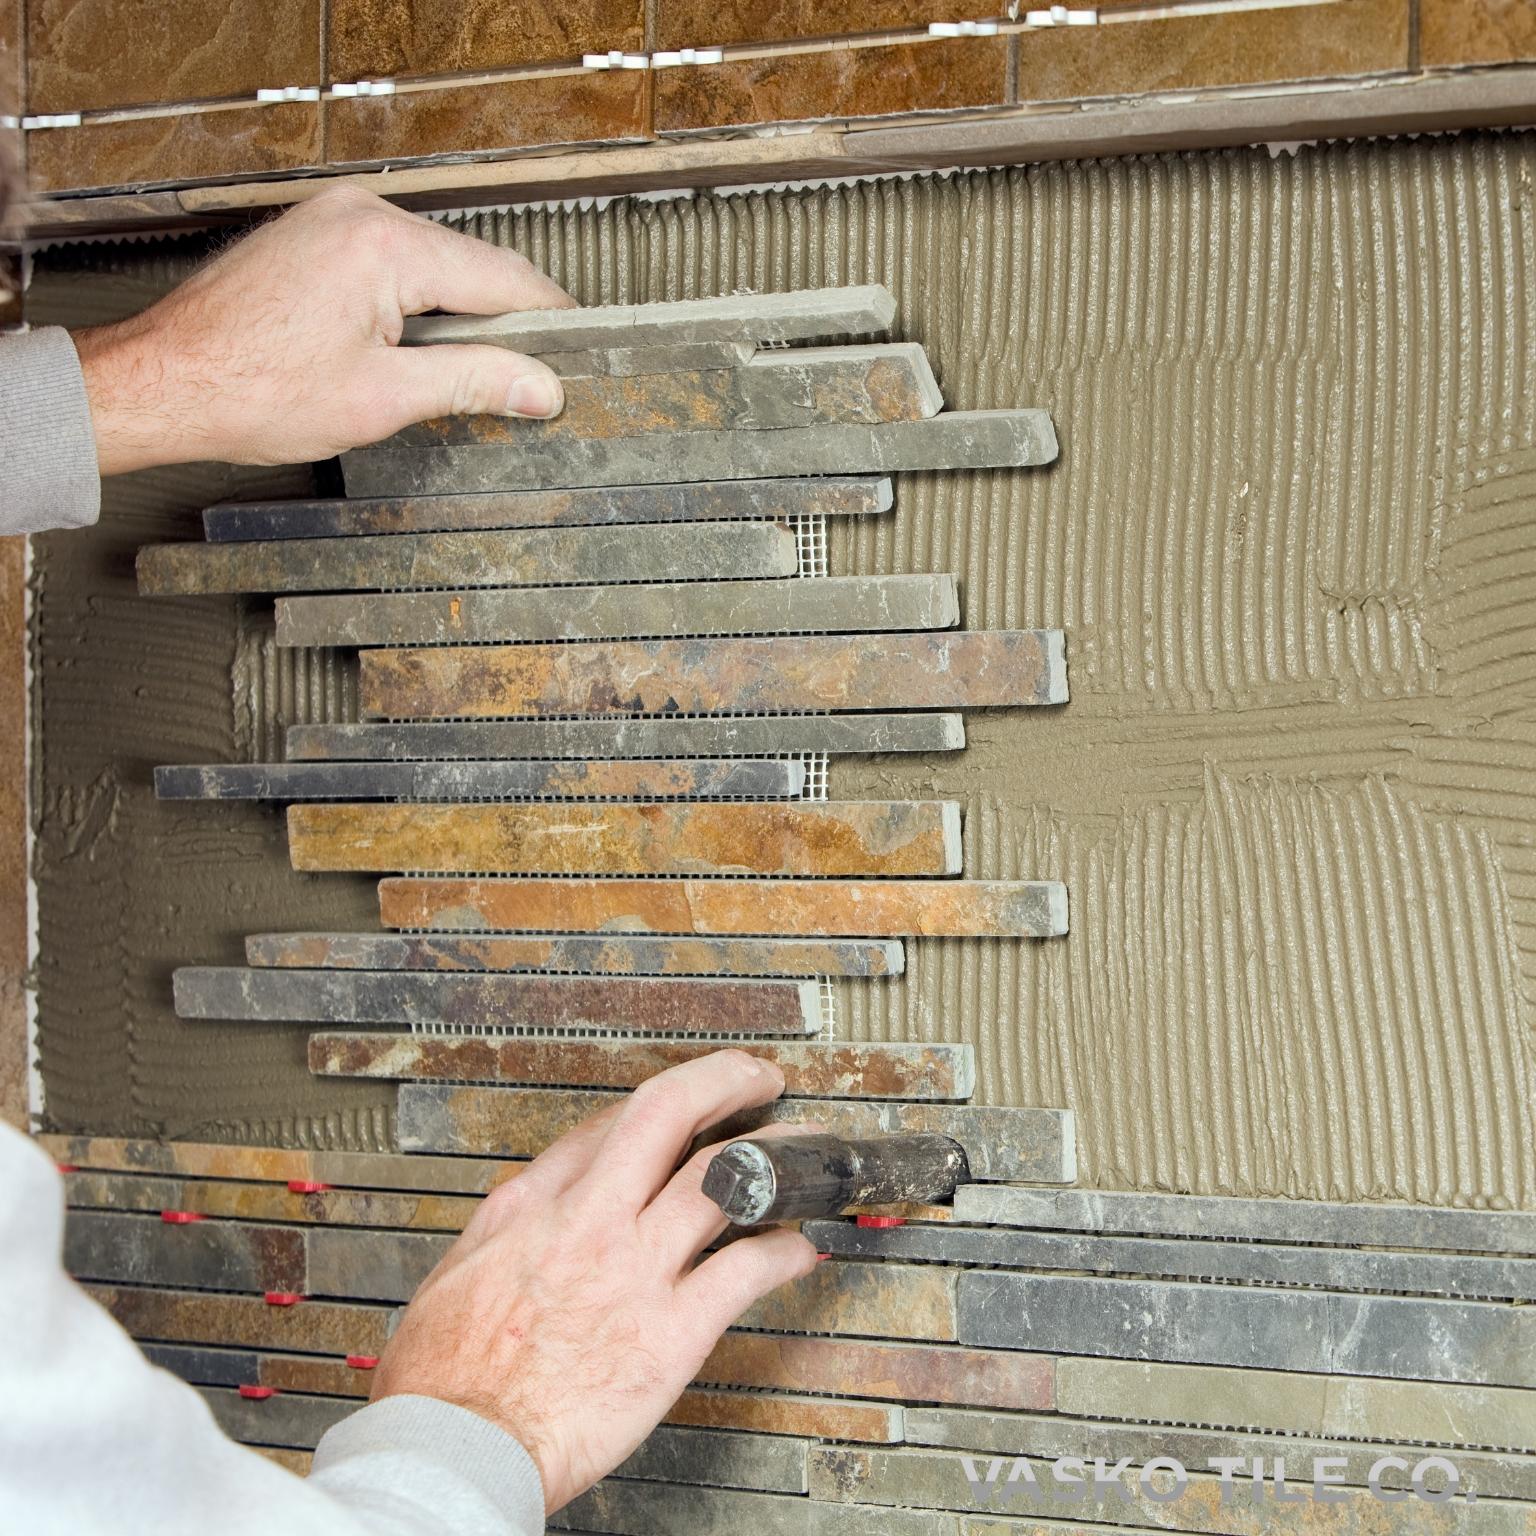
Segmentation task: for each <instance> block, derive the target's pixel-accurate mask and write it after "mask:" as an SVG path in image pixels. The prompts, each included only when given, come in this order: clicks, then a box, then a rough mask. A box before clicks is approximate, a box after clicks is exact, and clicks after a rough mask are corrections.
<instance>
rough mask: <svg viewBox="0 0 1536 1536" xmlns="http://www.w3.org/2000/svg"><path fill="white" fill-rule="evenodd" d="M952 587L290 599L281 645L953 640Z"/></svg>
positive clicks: (931, 579)
mask: <svg viewBox="0 0 1536 1536" xmlns="http://www.w3.org/2000/svg"><path fill="white" fill-rule="evenodd" d="M959 622H960V595H959V588H958V585H957V583H956V581H955V578H954V577H953V576H824V577H820V578H818V579H817V580H815V581H802V580H799V579H797V578H791V577H781V578H778V579H776V580H773V581H680V582H662V583H653V584H647V583H644V582H635V583H632V584H630V585H628V586H604V587H519V588H517V589H516V590H515V591H511V592H504V591H501V590H491V591H476V590H470V591H465V592H401V593H392V592H385V593H374V594H372V595H371V596H358V597H351V596H342V597H282V598H279V599H278V600H277V643H278V644H279V645H286V646H295V645H320V646H340V645H466V644H468V645H479V644H484V643H489V642H496V643H500V642H510V641H530V640H537V641H551V640H607V639H642V638H645V637H648V636H655V637H658V638H660V637H667V636H676V635H740V634H754V633H756V634H794V633H796V632H797V631H805V632H812V633H813V632H816V631H825V632H827V633H832V634H839V633H841V634H848V633H855V632H864V631H880V630H923V629H949V628H951V627H952V626H954V625H956V624H958V623H959Z"/></svg>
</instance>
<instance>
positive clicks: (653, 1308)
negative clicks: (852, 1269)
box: [373, 1051, 816, 1514]
mask: <svg viewBox="0 0 1536 1536" xmlns="http://www.w3.org/2000/svg"><path fill="white" fill-rule="evenodd" d="M783 1089H784V1075H783V1073H782V1072H780V1071H779V1069H778V1068H777V1067H776V1066H774V1065H772V1064H771V1063H769V1062H764V1061H759V1060H757V1059H756V1058H754V1057H751V1056H748V1055H747V1054H746V1053H745V1052H743V1051H719V1052H717V1053H716V1054H715V1055H713V1056H706V1057H704V1058H702V1059H701V1060H698V1061H692V1062H688V1063H686V1064H685V1065H683V1066H680V1067H673V1068H672V1069H671V1070H669V1071H666V1072H662V1073H660V1074H659V1075H658V1076H656V1077H653V1078H651V1079H650V1080H649V1081H648V1082H646V1083H644V1084H643V1085H642V1086H641V1087H639V1088H637V1089H636V1090H635V1092H634V1093H633V1094H631V1095H630V1096H629V1097H628V1098H626V1099H624V1100H622V1101H621V1102H620V1103H619V1104H616V1105H615V1106H614V1107H612V1108H611V1109H606V1110H604V1111H603V1112H602V1113H601V1114H599V1115H595V1116H593V1118H592V1119H590V1120H588V1121H586V1122H585V1123H584V1124H582V1125H580V1126H578V1127H577V1128H576V1129H575V1130H574V1131H572V1132H571V1133H570V1134H569V1135H567V1136H565V1137H562V1138H561V1140H559V1141H557V1142H556V1143H555V1144H554V1145H553V1146H551V1147H550V1148H548V1149H547V1150H546V1151H545V1152H544V1153H542V1154H541V1155H540V1156H539V1157H537V1158H535V1159H534V1161H533V1162H532V1163H531V1164H530V1165H529V1166H528V1169H527V1171H526V1172H525V1173H523V1174H521V1175H520V1176H519V1177H517V1178H515V1179H513V1180H512V1181H511V1182H510V1183H507V1184H504V1185H502V1186H501V1187H500V1188H498V1189H496V1190H495V1191H493V1192H492V1193H491V1194H490V1195H488V1196H487V1197H486V1200H485V1202H484V1204H483V1205H482V1206H481V1208H480V1209H479V1210H478V1211H477V1212H476V1213H475V1216H474V1218H473V1219H472V1220H471V1221H470V1223H469V1225H468V1226H467V1227H466V1228H465V1229H464V1233H463V1235H462V1236H461V1237H460V1238H459V1240H458V1241H457V1242H456V1243H455V1244H454V1245H453V1247H452V1248H451V1249H450V1250H449V1252H448V1254H447V1256H446V1257H445V1258H444V1259H443V1261H442V1263H441V1264H439V1265H438V1266H437V1268H436V1269H435V1270H433V1272H432V1273H431V1274H430V1275H429V1276H428V1277H427V1279H426V1281H425V1282H424V1283H423V1284H422V1286H421V1289H420V1290H419V1291H417V1293H416V1297H415V1299H414V1300H413V1301H412V1302H411V1304H410V1306H409V1307H408V1308H407V1309H406V1312H405V1316H404V1317H403V1319H402V1320H401V1323H400V1327H399V1330H398V1331H397V1332H396V1334H395V1336H394V1338H393V1339H392V1340H391V1341H390V1343H389V1347H388V1349H387V1350H386V1351H385V1354H384V1357H383V1360H382V1361H381V1362H380V1364H379V1367H378V1370H377V1371H376V1373H375V1376H374V1387H373V1398H374V1401H378V1400H379V1399H380V1398H382V1397H388V1396H390V1395H391V1394H393V1393H400V1392H413V1393H419V1394H420V1395H422V1396H424V1397H437V1398H443V1399H445V1400H447V1401H448V1402H452V1403H458V1404H459V1405H460V1406H461V1407H464V1408H469V1409H471V1410H473V1411H474V1412H475V1413H478V1414H479V1415H480V1416H481V1417H482V1418H486V1419H490V1420H491V1421H492V1422H493V1423H496V1424H499V1425H501V1427H502V1428H503V1429H505V1430H507V1431H508V1432H509V1433H510V1434H512V1435H513V1436H514V1437H515V1438H516V1439H517V1440H518V1441H520V1442H521V1443H522V1445H523V1446H524V1447H526V1449H527V1450H528V1452H529V1454H530V1455H531V1456H532V1457H533V1459H534V1461H535V1463H537V1465H538V1468H539V1474H540V1476H541V1477H542V1478H543V1481H544V1502H545V1506H546V1510H547V1512H548V1513H550V1514H553V1513H554V1512H555V1510H557V1509H560V1508H561V1507H562V1506H564V1505H565V1504H567V1503H569V1502H570V1500H572V1499H573V1498H575V1497H576V1495H577V1494H578V1493H582V1492H583V1491H585V1490H586V1489H587V1488H590V1487H591V1486H592V1484H593V1483H595V1482H596V1481H597V1480H598V1479H599V1478H601V1477H603V1476H605V1475H606V1474H607V1473H609V1472H611V1471H612V1470H613V1469H614V1467H616V1466H618V1464H619V1463H620V1462H621V1461H623V1460H624V1459H625V1457H627V1456H628V1455H629V1454H630V1453H631V1452H632V1451H633V1450H634V1449H635V1447H636V1446H638V1445H639V1444H640V1442H641V1441H642V1440H643V1439H645V1437H646V1436H647V1435H648V1434H649V1433H650V1432H651V1430H652V1429H653V1428H654V1427H655V1426H656V1424H657V1423H658V1422H659V1421H660V1419H661V1416H662V1415H663V1414H664V1413H665V1412H666V1411H667V1409H668V1408H670V1407H671V1406H672V1404H673V1403H674V1402H675V1401H676V1400H677V1398H678V1396H679V1395H680V1394H681V1393H682V1391H683V1389H684V1388H685V1387H686V1386H687V1385H688V1383H689V1382H690V1381H691V1380H692V1379H693V1377H694V1375H695V1374H696V1373H697V1371H698V1369H699V1367H700V1366H701V1365H702V1364H703V1363H704V1359H705V1357H706V1356H707V1355H708V1354H709V1351H710V1350H711V1349H712V1348H713V1347H714V1345H715V1342H716V1341H717V1340H718V1339H719V1337H720V1335H721V1334H722V1333H723V1332H724V1331H725V1330H726V1328H728V1327H729V1326H730V1325H731V1323H733V1322H734V1321H735V1320H736V1319H737V1318H738V1317H739V1316H740V1315H741V1314H742V1312H744V1311H745V1310H746V1309H747V1308H748V1307H749V1306H751V1305H752V1303H753V1302H755V1301H756V1300H757V1299H758V1298H759V1297H761V1296H764V1295H766V1294H767V1293H768V1292H769V1291H771V1290H773V1289H774V1288H775V1287H776V1286H779V1285H782V1284H784V1283H785V1282H786V1281H789V1280H794V1279H796V1278H797V1277H799V1276H801V1275H804V1274H807V1273H808V1272H809V1271H810V1270H811V1269H812V1268H814V1266H815V1263H816V1251H815V1249H814V1248H812V1246H811V1244H810V1243H809V1242H807V1241H806V1239H805V1238H803V1237H801V1236H800V1235H799V1233H797V1232H791V1231H789V1230H788V1229H787V1228H780V1229H777V1230H775V1231H772V1232H767V1233H764V1234H762V1235H760V1236H755V1237H746V1238H741V1239H739V1240H738V1241H736V1242H733V1243H730V1244H727V1245H726V1246H725V1247H724V1248H722V1249H720V1250H719V1251H718V1252H716V1253H713V1254H711V1255H710V1256H709V1257H708V1258H707V1259H705V1261H704V1262H703V1263H702V1264H697V1265H696V1261H697V1259H698V1256H699V1254H700V1252H701V1251H702V1250H703V1249H704V1248H705V1247H706V1246H707V1245H708V1244H709V1243H711V1242H713V1241H714V1240H715V1239H716V1238H717V1237H719V1236H720V1234H721V1233H722V1232H723V1231H724V1230H725V1227H726V1221H725V1218H724V1217H723V1216H722V1215H721V1214H720V1210H719V1208H718V1207H717V1206H716V1205H715V1204H714V1202H713V1201H711V1200H709V1199H708V1198H707V1197H706V1196H705V1195H704V1194H703V1193H702V1191H701V1189H700V1184H701V1182H702V1180H703V1177H704V1170H705V1168H706V1167H707V1166H708V1165H709V1160H710V1158H711V1157H712V1156H713V1155H714V1153H715V1152H716V1151H718V1150H719V1149H718V1148H710V1149H708V1150H707V1151H704V1152H701V1153H699V1154H697V1155H696V1156H694V1157H693V1158H691V1159H690V1160H689V1161H688V1163H687V1164H686V1166H684V1167H683V1168H682V1170H681V1171H677V1172H675V1171H674V1170H676V1169H677V1164H678V1161H679V1159H680V1158H681V1157H682V1156H683V1154H684V1152H685V1151H686V1149H687V1147H688V1145H689V1144H690V1143H691V1142H692V1141H693V1139H694V1138H695V1137H696V1136H697V1135H698V1134H699V1133H700V1132H701V1131H703V1130H705V1129H706V1128H708V1127H709V1126H711V1125H713V1124H715V1123H716V1122H718V1121H720V1120H721V1119H723V1118H725V1117H726V1116H727V1115H732V1114H735V1113H736V1112H737V1111H738V1110H742V1109H747V1108H750V1107H751V1106H753V1105H757V1104H766V1103H767V1102H768V1101H769V1100H771V1099H775V1098H777V1097H778V1095H779V1094H780V1093H782V1092H783ZM786 1129H788V1128H786Z"/></svg>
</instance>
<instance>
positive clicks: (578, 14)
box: [328, 0, 645, 80]
mask: <svg viewBox="0 0 1536 1536" xmlns="http://www.w3.org/2000/svg"><path fill="white" fill-rule="evenodd" d="M329 44H330V52H329V55H328V57H329V60H330V73H331V76H332V78H333V79H336V80H358V79H376V78H378V77H379V76H381V75H384V76H391V75H439V74H452V73H455V72H458V71H461V70H476V69H512V68H516V67H517V66H519V65H525V64H545V63H564V62H574V61H576V60H579V59H580V58H581V56H582V54H584V53H607V52H608V51H609V50H610V49H612V48H620V49H625V50H630V51H633V50H636V49H639V48H642V47H644V46H645V5H644V0H577V3H575V4H563V5H534V4H530V3H527V0H523V3H521V4H511V5H508V4H505V3H503V0H332V4H331V8H330V19H329Z"/></svg>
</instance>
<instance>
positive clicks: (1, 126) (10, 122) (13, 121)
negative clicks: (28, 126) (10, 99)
mask: <svg viewBox="0 0 1536 1536" xmlns="http://www.w3.org/2000/svg"><path fill="white" fill-rule="evenodd" d="M20 127H21V119H20V118H19V117H12V116H11V114H10V113H9V112H0V130H5V129H11V128H20Z"/></svg>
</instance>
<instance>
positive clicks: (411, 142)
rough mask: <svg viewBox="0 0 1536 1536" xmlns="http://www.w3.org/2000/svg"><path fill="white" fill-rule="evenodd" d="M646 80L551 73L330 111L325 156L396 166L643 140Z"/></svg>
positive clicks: (358, 102)
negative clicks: (433, 158)
mask: <svg viewBox="0 0 1536 1536" xmlns="http://www.w3.org/2000/svg"><path fill="white" fill-rule="evenodd" d="M647 78H648V77H647V75H646V74H645V73H643V72H641V71H639V70H616V71H614V72H612V73H605V74H586V75H547V76H542V77H535V78H533V79H528V80H509V81H507V82H505V83H504V84H501V85H474V86H452V87H449V88H447V89H442V90H430V91H412V92H407V93H404V94H401V95H398V96H378V97H365V96H359V97H352V98H350V99H347V100H343V101H336V102H332V103H330V105H329V116H328V119H327V123H326V129H327V157H328V159H329V160H330V161H331V163H332V164H340V163H343V162H346V161H354V160H398V159H405V158H407V157H409V156H413V155H435V154H445V153H453V152H458V151H468V150H489V149H521V148H524V147H527V146H529V145H542V144H581V143H591V142H594V141H601V140H613V139H643V138H647V137H648V136H649V132H648V121H647V119H648V112H647V103H648V99H649V98H648V92H647V86H646V82H647Z"/></svg>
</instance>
